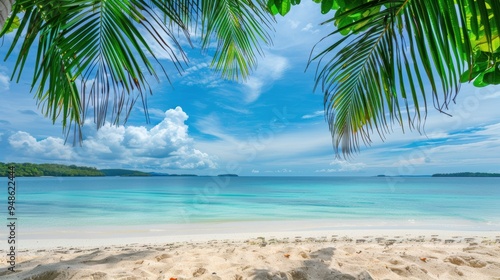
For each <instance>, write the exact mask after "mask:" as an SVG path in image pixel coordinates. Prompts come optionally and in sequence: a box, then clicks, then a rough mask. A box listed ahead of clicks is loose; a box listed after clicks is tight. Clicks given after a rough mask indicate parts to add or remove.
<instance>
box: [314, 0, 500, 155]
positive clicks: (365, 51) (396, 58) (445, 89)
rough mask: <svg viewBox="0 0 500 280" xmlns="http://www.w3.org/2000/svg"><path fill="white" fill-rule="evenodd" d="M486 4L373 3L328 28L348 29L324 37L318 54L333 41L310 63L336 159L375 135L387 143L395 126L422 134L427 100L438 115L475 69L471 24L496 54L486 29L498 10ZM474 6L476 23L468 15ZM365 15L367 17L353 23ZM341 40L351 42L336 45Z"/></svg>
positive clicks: (349, 12) (493, 34) (383, 0)
mask: <svg viewBox="0 0 500 280" xmlns="http://www.w3.org/2000/svg"><path fill="white" fill-rule="evenodd" d="M455 2H456V3H455ZM486 2H490V1H486ZM486 2H485V1H472V0H469V1H465V0H464V1H454V0H441V1H434V0H419V1H412V0H405V1H394V0H381V1H369V2H367V3H365V4H362V5H358V6H357V7H355V8H352V9H349V10H345V11H342V12H340V13H339V12H338V13H337V14H336V15H335V17H334V18H332V19H331V20H329V21H327V22H326V23H330V22H336V23H339V22H341V23H344V24H343V26H341V27H340V28H339V29H338V30H336V31H334V32H332V33H331V34H329V35H327V36H326V37H325V38H323V40H322V41H321V42H320V43H319V44H318V45H317V46H316V47H315V48H316V49H317V48H319V47H320V46H322V45H323V44H328V41H331V40H335V41H334V42H332V43H330V44H328V46H327V47H326V48H325V49H324V50H323V51H321V52H319V53H318V54H317V55H315V56H314V57H312V59H311V61H317V62H318V68H317V74H316V75H317V76H316V77H317V85H316V86H321V89H322V91H323V92H324V96H325V112H326V116H327V120H328V122H329V126H330V131H331V134H332V140H333V143H334V147H335V150H336V152H337V154H340V153H342V154H343V155H344V157H347V156H349V155H350V154H351V153H353V152H356V151H358V150H359V147H360V144H361V143H362V142H363V143H364V144H367V145H369V144H370V143H371V138H370V135H371V134H373V132H374V131H376V132H377V133H378V134H379V136H380V137H381V138H382V139H384V137H385V134H386V133H388V132H390V130H391V127H392V124H394V123H397V124H398V125H399V126H401V127H404V123H407V125H408V127H409V128H410V129H417V130H420V129H421V128H422V126H423V123H424V122H425V118H426V115H427V103H428V100H427V99H428V98H427V97H428V94H431V95H432V102H433V105H434V107H435V108H437V109H438V110H439V111H442V112H444V111H445V110H446V109H447V106H448V105H449V104H450V102H452V101H453V100H454V98H455V96H456V94H457V93H458V90H459V88H460V76H461V75H463V74H462V73H463V72H464V71H465V70H466V69H470V71H472V68H473V67H474V64H475V60H474V56H475V52H477V50H478V49H477V48H478V47H477V44H473V43H472V42H471V38H470V34H471V31H470V29H469V26H470V25H469V24H468V22H471V21H472V22H474V21H475V20H477V21H478V22H476V25H477V26H481V27H482V28H483V29H481V30H484V32H483V33H482V34H484V36H482V37H481V38H482V39H484V42H485V44H486V45H487V46H488V48H489V49H490V50H495V49H496V48H495V47H494V40H495V38H496V37H498V31H497V29H496V27H495V28H491V26H488V24H486V23H489V22H491V21H490V20H491V18H492V15H493V17H494V18H497V19H498V18H500V14H497V12H498V11H496V10H495V9H498V7H497V6H499V5H491V6H490V5H489V4H490V3H486ZM492 2H494V1H492ZM471 3H472V5H474V7H476V8H477V11H479V13H478V15H477V17H474V16H472V17H471V16H470V12H469V8H468V6H467V5H469V4H471ZM494 7H497V8H494ZM485 8H487V11H484V9H485ZM374 11H375V12H374ZM481 11H482V12H481ZM360 14H361V15H365V16H363V17H361V18H359V19H357V20H351V19H352V18H355V17H356V16H358V15H360ZM488 16H489V18H488ZM358 17H359V16H358ZM345 19H348V20H347V21H346V20H345ZM349 20H350V21H349ZM346 22H347V24H345V23H346ZM478 30H479V29H478ZM339 33H341V34H346V33H348V35H347V36H345V37H342V38H341V39H340V40H337V38H338V36H335V35H337V34H339ZM485 37H486V38H485ZM427 85H428V87H430V89H428V88H427Z"/></svg>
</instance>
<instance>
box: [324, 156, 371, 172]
mask: <svg viewBox="0 0 500 280" xmlns="http://www.w3.org/2000/svg"><path fill="white" fill-rule="evenodd" d="M330 165H333V166H334V168H328V169H319V170H316V171H315V172H317V173H332V172H348V171H359V170H362V169H364V168H365V167H366V164H364V163H361V162H359V163H352V162H349V161H345V160H340V159H335V160H333V161H332V162H330Z"/></svg>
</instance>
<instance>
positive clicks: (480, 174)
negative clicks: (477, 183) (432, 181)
mask: <svg viewBox="0 0 500 280" xmlns="http://www.w3.org/2000/svg"><path fill="white" fill-rule="evenodd" d="M432 177H500V173H484V172H457V173H437V174H433V175H432Z"/></svg>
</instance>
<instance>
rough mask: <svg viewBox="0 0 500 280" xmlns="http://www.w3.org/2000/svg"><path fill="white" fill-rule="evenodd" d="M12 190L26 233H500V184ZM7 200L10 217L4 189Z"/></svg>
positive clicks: (135, 180)
mask: <svg viewBox="0 0 500 280" xmlns="http://www.w3.org/2000/svg"><path fill="white" fill-rule="evenodd" d="M16 183H17V194H16V200H17V201H16V217H17V218H18V220H19V224H21V225H22V227H23V228H25V229H36V228H50V227H57V228H61V227H62V228H71V227H75V226H82V225H95V226H120V225H161V224H181V223H189V224H193V223H211V222H235V221H299V220H314V219H318V220H332V221H336V223H337V224H338V226H342V225H344V224H349V223H352V222H353V221H354V222H355V221H359V222H361V223H362V222H363V221H384V222H385V223H386V224H389V225H390V224H391V223H392V222H394V223H396V222H401V221H402V222H404V223H408V224H411V223H415V224H417V225H418V224H436V225H439V224H442V223H463V224H464V225H467V226H468V227H471V228H482V229H491V230H499V229H500V178H432V177H408V178H406V177H397V178H392V177H385V178H384V177H147V178H143V177H92V178H85V177H79V178H66V177H65V178H57V177H45V178H23V177H20V178H16ZM5 186H6V187H5V189H7V179H6V180H5ZM1 199H2V201H4V204H5V207H2V208H5V209H7V192H6V191H4V192H2V195H1ZM2 212H5V213H6V210H5V211H2Z"/></svg>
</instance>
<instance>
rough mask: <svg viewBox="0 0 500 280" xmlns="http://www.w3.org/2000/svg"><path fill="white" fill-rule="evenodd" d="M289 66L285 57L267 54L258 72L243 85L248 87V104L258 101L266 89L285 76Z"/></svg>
mask: <svg viewBox="0 0 500 280" xmlns="http://www.w3.org/2000/svg"><path fill="white" fill-rule="evenodd" d="M288 64H289V63H288V60H287V59H286V58H285V57H282V56H278V55H274V54H271V53H267V54H266V56H265V57H263V58H261V60H260V61H259V65H258V66H257V70H256V71H255V72H254V73H252V75H251V76H250V77H249V78H248V79H247V80H246V81H245V82H244V83H243V84H244V85H245V87H246V89H245V90H244V92H245V94H246V96H245V101H246V102H247V103H252V102H254V101H256V100H257V99H258V98H259V96H260V95H261V94H262V92H263V90H264V87H266V86H269V85H272V83H273V82H274V81H276V80H278V79H280V78H281V77H282V76H283V73H284V72H285V70H286V69H287V67H288Z"/></svg>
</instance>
